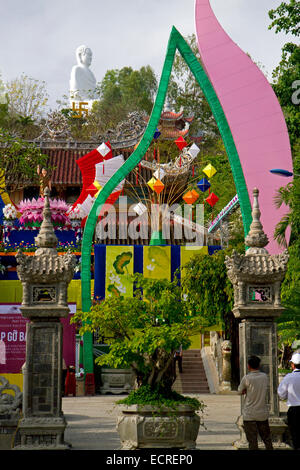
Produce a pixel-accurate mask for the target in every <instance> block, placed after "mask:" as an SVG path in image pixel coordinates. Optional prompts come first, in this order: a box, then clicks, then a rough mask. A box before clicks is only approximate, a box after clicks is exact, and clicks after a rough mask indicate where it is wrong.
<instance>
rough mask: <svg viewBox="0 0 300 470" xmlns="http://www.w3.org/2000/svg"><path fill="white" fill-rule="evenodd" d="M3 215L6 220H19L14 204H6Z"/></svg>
mask: <svg viewBox="0 0 300 470" xmlns="http://www.w3.org/2000/svg"><path fill="white" fill-rule="evenodd" d="M3 215H4V218H5V219H6V220H13V219H16V218H17V210H16V208H15V206H14V205H13V204H6V206H4V208H3Z"/></svg>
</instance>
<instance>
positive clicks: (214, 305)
mask: <svg viewBox="0 0 300 470" xmlns="http://www.w3.org/2000/svg"><path fill="white" fill-rule="evenodd" d="M231 252H232V249H228V250H220V251H216V252H215V253H214V254H213V255H211V256H207V255H201V254H199V255H195V256H193V257H192V258H191V260H190V261H189V262H188V263H187V264H186V265H185V266H184V268H183V269H184V276H182V288H183V290H184V292H185V293H186V294H187V296H188V299H189V302H190V303H191V304H192V305H193V306H194V308H195V309H198V311H199V312H201V315H203V313H204V312H205V316H206V318H207V319H208V322H207V324H210V325H213V324H214V325H216V324H217V325H222V326H225V325H224V322H225V321H226V318H227V315H229V314H230V312H231V310H232V307H233V287H232V284H231V282H230V281H229V279H228V277H227V271H226V266H225V263H224V261H225V256H227V255H230V254H231Z"/></svg>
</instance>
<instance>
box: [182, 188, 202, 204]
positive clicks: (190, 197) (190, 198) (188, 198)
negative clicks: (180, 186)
mask: <svg viewBox="0 0 300 470" xmlns="http://www.w3.org/2000/svg"><path fill="white" fill-rule="evenodd" d="M195 193H196V194H195ZM198 197H199V195H198V193H197V191H194V190H193V191H188V192H187V193H185V195H184V196H183V198H182V199H183V200H184V201H185V202H186V203H187V204H194V202H195V201H197V199H198Z"/></svg>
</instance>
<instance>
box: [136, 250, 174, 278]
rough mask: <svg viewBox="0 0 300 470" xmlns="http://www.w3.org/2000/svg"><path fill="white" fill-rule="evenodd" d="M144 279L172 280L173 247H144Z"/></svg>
mask: <svg viewBox="0 0 300 470" xmlns="http://www.w3.org/2000/svg"><path fill="white" fill-rule="evenodd" d="M143 272H144V277H147V278H151V279H168V280H171V247H170V246H144V270H143Z"/></svg>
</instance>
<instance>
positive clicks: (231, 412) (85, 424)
mask: <svg viewBox="0 0 300 470" xmlns="http://www.w3.org/2000/svg"><path fill="white" fill-rule="evenodd" d="M190 396H194V397H197V398H198V399H199V400H202V401H203V402H204V403H205V405H206V408H205V412H204V416H203V418H204V424H205V428H204V427H202V426H201V427H200V429H199V434H198V438H197V446H196V448H197V449H199V450H221V451H224V450H234V447H233V445H232V444H233V442H234V441H236V440H237V439H238V438H239V431H238V428H237V426H236V424H235V422H236V420H237V418H238V416H239V415H240V397H239V395H237V394H236V393H234V392H232V393H229V394H224V395H223V394H222V395H221V394H220V395H219V394H218V395H217V394H200V395H190ZM123 397H124V395H122V396H121V395H95V396H84V397H64V398H63V399H62V400H63V412H64V415H65V418H66V420H67V423H68V426H67V428H66V431H65V440H66V441H67V442H68V443H70V444H71V445H72V449H74V450H118V449H120V440H119V436H118V433H117V431H116V415H117V407H116V406H114V404H115V402H116V401H118V400H120V399H122V398H123ZM282 411H285V408H284V405H283V408H282Z"/></svg>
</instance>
